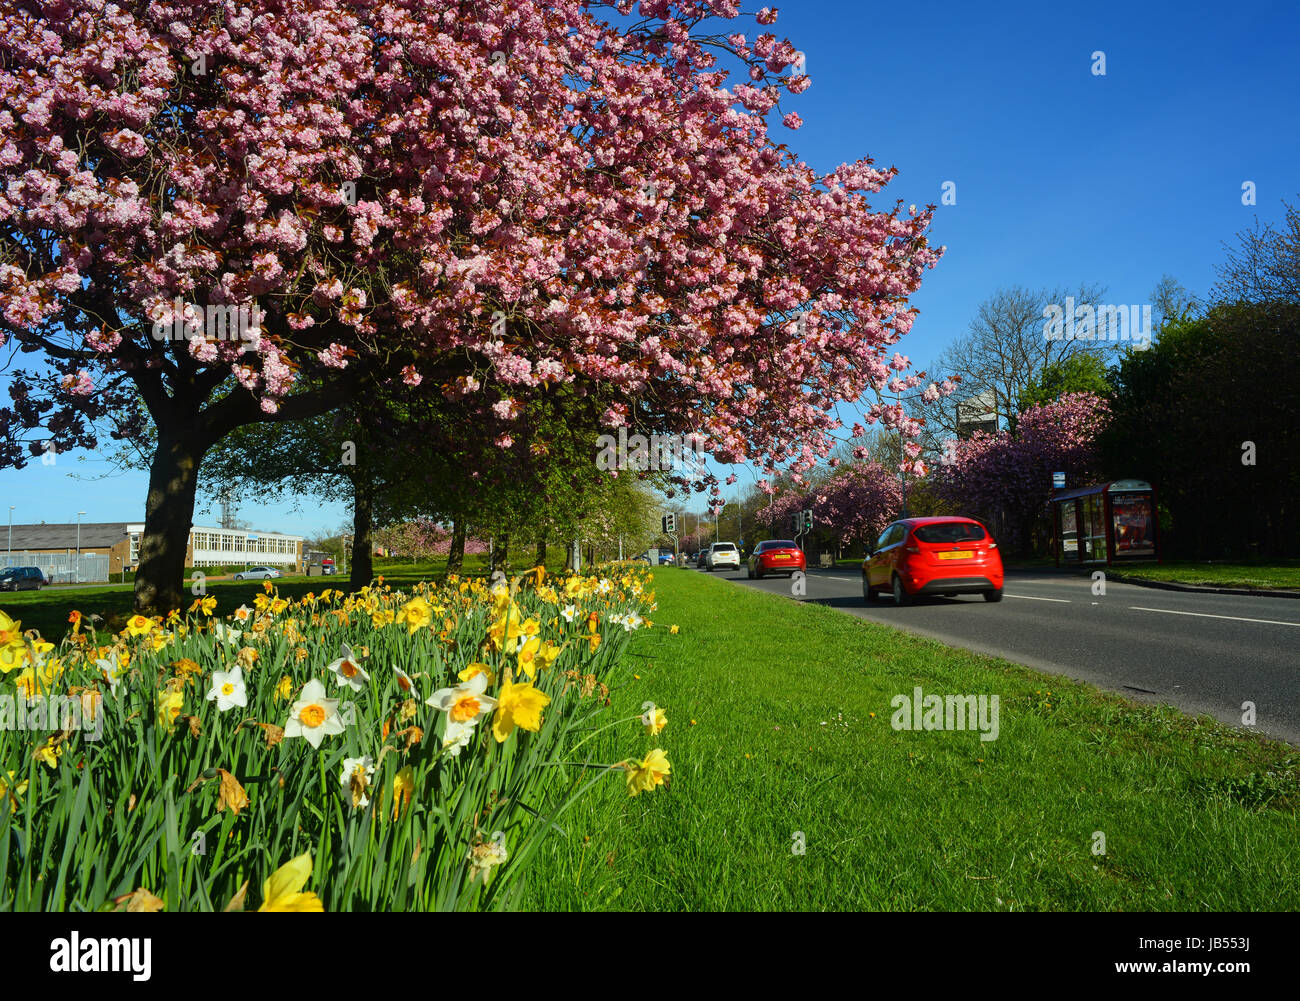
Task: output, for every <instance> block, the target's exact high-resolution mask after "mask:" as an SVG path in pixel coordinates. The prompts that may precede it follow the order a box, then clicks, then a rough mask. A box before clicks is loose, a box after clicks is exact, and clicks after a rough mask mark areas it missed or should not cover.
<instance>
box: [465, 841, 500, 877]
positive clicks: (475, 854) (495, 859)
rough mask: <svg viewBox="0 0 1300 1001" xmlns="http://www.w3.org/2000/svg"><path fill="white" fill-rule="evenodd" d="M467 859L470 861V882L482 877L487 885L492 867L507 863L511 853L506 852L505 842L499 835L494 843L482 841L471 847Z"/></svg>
mask: <svg viewBox="0 0 1300 1001" xmlns="http://www.w3.org/2000/svg"><path fill="white" fill-rule="evenodd" d="M465 857H466V859H468V860H469V866H470V870H471V871H470V876H469V881H470V882H471V883H472V882H474V881H475V880H476V879H478V878H479V877H482V879H483V882H484V883H486V882H487V879H488V876H489V875H490V874H491V872H492V867H493V866H498V865H501V864H502V863H503V862H505V861H506V859H508V858H509V857H510V853H509V852H507V851H506V846H505V842H504V841H502V840H501V838H500V835H498V836H497V838H496V839H494V840H492V841H480V842H479V843H477V844H474V845H471V846H470V849H469V852H468V853H467V854H466V856H465Z"/></svg>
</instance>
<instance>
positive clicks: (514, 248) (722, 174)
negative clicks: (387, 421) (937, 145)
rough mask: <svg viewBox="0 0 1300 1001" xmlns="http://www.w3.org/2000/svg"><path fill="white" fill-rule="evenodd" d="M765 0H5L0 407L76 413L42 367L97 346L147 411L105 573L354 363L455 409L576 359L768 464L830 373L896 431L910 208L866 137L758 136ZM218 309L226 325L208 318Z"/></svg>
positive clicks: (46, 415) (313, 405)
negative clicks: (897, 197) (206, 468)
mask: <svg viewBox="0 0 1300 1001" xmlns="http://www.w3.org/2000/svg"><path fill="white" fill-rule="evenodd" d="M634 10H635V12H636V13H637V14H639V15H640V17H641V19H640V20H639V21H637V22H636V23H635V24H631V23H630V21H629V19H628V18H627V15H630V14H632V13H633V12H634ZM611 14H616V15H618V17H617V18H615V19H614V21H615V22H617V23H611V21H609V20H607V19H606V17H607V16H608V15H611ZM775 19H776V13H775V11H773V10H771V9H769V8H764V9H763V10H762V11H760V12H759V14H758V16H757V18H756V21H757V24H756V25H754V28H755V29H757V30H751V29H749V28H747V27H746V25H745V24H743V23H737V22H738V21H739V20H740V12H739V4H738V2H737V0H643V2H641V3H639V4H638V3H635V2H633V0H617V2H613V0H610V2H603V0H518V2H513V3H509V4H502V3H498V2H495V0H491V2H489V0H454V2H453V0H421V2H418V3H416V2H412V0H377V2H375V3H371V4H339V3H334V2H328V3H327V2H325V0H245V2H241V3H235V2H233V0H190V2H186V3H183V4H175V3H164V2H139V3H132V4H127V5H112V4H104V3H103V2H102V0H61V2H59V3H49V4H20V3H11V4H6V5H5V6H4V7H3V11H2V13H0V127H2V130H3V131H2V135H3V138H2V139H0V336H3V337H5V338H13V339H15V340H16V341H17V342H18V345H19V347H21V349H22V350H23V351H26V352H35V353H37V357H38V364H37V367H35V368H34V369H32V370H31V371H30V372H24V373H22V379H21V380H20V381H21V384H22V386H23V391H24V401H23V406H21V407H14V408H10V409H8V410H6V411H4V412H3V413H0V417H3V418H5V419H7V420H9V421H11V422H13V423H14V424H15V425H23V426H26V425H30V424H32V423H37V422H41V421H45V422H46V426H45V431H46V433H48V434H49V435H51V436H53V437H55V438H57V439H59V441H60V442H61V443H62V444H78V443H81V444H84V443H86V442H87V441H88V440H89V438H88V432H87V431H86V428H85V426H84V421H85V420H90V419H94V418H95V417H96V416H97V415H95V414H88V415H87V414H83V415H82V419H81V422H80V423H79V421H78V419H77V416H76V413H77V411H76V407H75V406H72V407H70V406H69V401H70V400H71V399H72V398H74V397H76V398H79V399H81V400H83V401H84V400H85V399H86V398H88V397H92V396H93V395H94V394H95V392H96V390H97V388H99V387H101V386H105V387H107V386H114V387H117V388H120V387H119V381H120V380H122V379H128V380H130V384H131V386H132V387H133V389H134V391H135V392H137V393H138V394H139V397H140V398H141V399H142V400H143V403H144V405H145V407H146V408H147V411H148V416H149V418H150V419H151V421H152V423H153V425H154V429H155V433H156V444H155V448H154V454H153V459H152V464H151V468H150V480H149V491H148V498H147V502H146V511H145V532H144V536H143V539H142V542H141V565H140V569H139V574H138V576H137V583H136V605H137V608H140V609H145V610H161V611H166V610H167V609H168V608H169V607H174V606H176V605H179V604H180V602H181V600H182V595H181V594H180V580H181V576H182V568H183V562H184V551H185V539H186V535H187V533H188V530H189V525H190V522H191V519H192V514H193V507H194V499H195V484H196V479H197V473H198V470H199V467H200V464H201V462H202V459H203V456H204V454H205V453H206V452H207V450H208V449H209V448H211V447H212V446H213V444H214V443H216V442H217V441H219V440H220V439H221V438H222V437H223V436H225V435H226V434H227V433H229V432H230V431H231V430H232V429H235V428H237V427H240V426H244V425H248V424H252V423H256V422H273V421H286V420H294V419H300V418H304V417H309V416H311V415H314V414H319V413H322V412H326V411H328V410H330V409H332V408H333V407H334V406H336V405H337V404H338V402H339V401H340V400H341V399H343V398H346V397H348V396H352V395H355V393H356V387H357V385H358V384H359V380H360V379H361V377H362V376H365V375H367V373H370V374H371V375H372V376H373V377H375V378H379V377H383V378H389V379H400V380H401V382H402V383H403V384H404V385H405V386H407V387H408V388H410V389H411V390H412V391H415V390H417V389H419V388H420V387H423V389H424V391H437V392H440V393H442V394H444V395H445V396H446V397H447V398H448V399H449V400H450V401H453V402H456V403H458V404H459V405H460V406H461V408H462V412H463V419H464V420H465V421H466V422H473V421H476V420H479V419H481V418H483V417H484V416H486V415H487V414H489V413H495V414H496V415H497V416H499V417H500V416H503V415H509V414H511V413H517V412H521V411H522V408H518V407H516V406H515V404H516V403H517V402H518V401H519V400H521V399H526V398H528V397H529V396H530V395H536V394H539V393H544V392H546V391H547V390H548V389H549V388H552V387H554V386H556V385H559V384H566V383H567V384H572V385H573V386H574V387H575V389H576V390H577V391H579V392H581V391H584V387H592V386H600V387H603V388H604V389H605V391H607V392H609V393H610V394H611V396H612V397H613V399H614V401H615V402H612V403H611V404H610V406H609V407H608V409H607V411H606V421H607V423H608V424H610V425H621V424H628V425H633V426H637V427H646V428H653V429H655V430H659V431H676V432H690V431H700V432H703V433H704V434H705V435H706V437H707V439H708V440H709V442H710V447H711V449H712V450H713V452H714V454H715V455H716V456H718V457H719V458H720V459H722V460H723V461H739V460H741V459H746V460H748V459H754V460H755V461H758V460H761V461H763V462H765V463H766V464H768V466H769V467H770V468H772V469H775V468H776V467H777V466H778V465H780V464H783V463H788V464H791V465H792V466H793V467H794V468H796V469H803V470H807V469H810V468H811V467H812V466H813V464H814V463H815V462H816V461H817V459H818V457H819V456H821V455H824V454H826V452H827V451H828V450H829V448H830V447H831V445H832V444H833V438H832V437H831V435H832V432H833V431H834V430H835V429H836V428H837V427H838V426H839V421H838V419H837V418H836V416H835V414H836V407H837V405H839V404H841V403H844V402H850V403H857V402H858V401H860V400H864V399H866V400H867V402H868V403H869V406H868V407H867V409H866V411H865V413H866V419H867V420H868V421H883V422H884V423H885V424H886V425H888V426H898V427H901V428H902V429H903V430H904V431H905V433H911V434H914V433H915V425H913V424H911V423H910V422H909V419H908V418H907V417H906V416H905V415H904V414H903V413H902V412H901V408H899V407H896V406H894V407H891V406H890V405H888V404H886V403H882V402H880V400H879V396H878V395H876V396H875V402H870V398H871V397H872V396H873V395H874V394H878V393H879V392H881V391H882V390H885V389H888V391H889V392H891V393H893V392H897V390H898V387H899V386H902V385H908V386H911V385H916V384H917V381H918V379H919V377H918V376H916V375H905V374H904V373H905V371H906V368H907V363H906V360H905V359H903V358H902V356H901V355H899V354H898V353H897V352H894V354H893V357H892V358H891V357H890V356H889V351H890V349H891V348H892V346H893V345H895V344H896V343H897V342H898V340H899V338H900V337H902V336H903V335H905V334H906V333H907V332H908V330H909V329H910V328H911V326H912V323H913V320H914V316H915V310H914V309H913V308H912V307H910V306H909V305H908V297H909V296H910V295H911V294H912V293H913V292H915V290H916V289H917V288H918V286H919V283H920V280H921V276H922V273H923V271H924V270H925V269H926V268H928V267H932V266H933V265H934V264H935V263H936V262H937V260H938V257H939V255H940V253H941V252H942V248H933V247H931V246H930V244H929V241H928V239H927V237H926V230H927V228H928V226H929V223H930V219H931V210H929V209H927V210H923V211H920V212H918V211H917V210H916V208H915V206H913V207H912V208H911V209H904V208H903V207H902V205H901V204H895V205H894V206H893V207H892V208H890V209H889V210H887V211H881V210H875V209H873V208H872V207H871V205H870V203H869V198H870V196H872V195H874V194H876V193H878V192H880V191H881V190H882V189H883V188H884V187H885V185H886V184H887V183H888V182H889V181H890V180H891V179H892V178H893V176H894V174H895V171H894V170H893V169H892V168H891V169H881V168H877V167H875V166H873V164H872V162H871V161H870V160H865V159H864V160H860V161H858V162H856V163H850V164H844V165H842V166H840V167H837V168H836V169H834V170H833V171H831V172H830V173H828V174H818V173H816V172H815V171H813V170H812V169H811V168H810V167H808V166H807V165H806V164H804V163H802V162H801V161H799V160H798V158H797V157H796V156H795V154H794V153H793V152H791V151H789V150H788V149H787V148H786V147H785V146H784V145H783V144H781V143H779V142H777V141H776V140H775V139H774V137H772V136H770V135H769V131H768V120H767V118H768V115H769V113H772V112H774V111H775V112H777V113H778V114H779V113H780V112H781V111H782V110H783V109H781V108H780V101H781V99H782V98H783V96H788V95H794V94H798V93H800V92H802V91H803V90H805V89H806V88H807V87H808V86H809V83H810V81H809V78H808V77H807V75H805V74H804V73H803V72H802V71H801V70H799V68H798V66H799V64H800V63H801V61H800V60H799V57H798V53H797V52H796V49H795V46H794V45H793V43H792V42H790V41H789V40H787V39H779V38H778V37H777V36H776V35H775V34H773V33H771V32H770V31H767V30H765V29H766V28H767V27H769V26H770V25H771V24H772V23H773V22H774V21H775ZM734 70H739V71H740V72H739V73H738V74H737V73H735V72H733V71H734ZM781 122H782V126H783V127H784V128H786V129H793V128H797V127H798V125H799V118H798V115H797V114H795V113H793V112H788V113H785V114H784V116H783V117H782V119H781ZM241 311H242V312H241ZM236 317H245V318H247V321H248V322H247V323H245V325H244V326H243V327H241V329H240V334H239V336H237V337H231V336H229V335H228V333H223V331H221V330H220V329H217V330H214V329H213V328H214V326H217V327H219V326H220V325H221V323H222V322H226V323H229V322H230V321H231V320H232V319H233V318H236ZM375 373H380V374H375ZM11 431H12V429H3V433H0V440H15V438H16V436H15V435H14V434H12V433H10V432H11ZM123 433H128V432H123ZM504 437H505V438H510V436H509V435H508V434H507V435H505V436H504ZM503 447H505V446H504V445H503ZM8 459H9V461H11V462H14V464H20V463H21V461H25V458H24V457H23V456H22V455H21V454H19V456H18V457H17V458H15V457H14V456H13V455H10V456H8ZM692 486H693V487H694V488H699V489H707V488H709V487H710V486H716V485H715V484H711V483H710V482H709V477H708V476H707V475H706V476H703V477H701V478H700V480H699V482H695V483H693V484H692Z"/></svg>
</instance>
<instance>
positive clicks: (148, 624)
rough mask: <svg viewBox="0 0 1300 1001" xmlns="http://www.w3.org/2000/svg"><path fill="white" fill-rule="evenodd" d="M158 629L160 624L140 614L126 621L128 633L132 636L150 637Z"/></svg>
mask: <svg viewBox="0 0 1300 1001" xmlns="http://www.w3.org/2000/svg"><path fill="white" fill-rule="evenodd" d="M157 628H158V623H156V622H154V620H153V619H150V618H147V617H146V616H143V615H140V614H139V613H138V612H137V613H136V614H135V615H132V616H131V617H130V618H129V619H127V620H126V631H127V633H128V634H129V635H131V636H148V635H149V634H150V633H151V632H153V631H154V630H155V629H157Z"/></svg>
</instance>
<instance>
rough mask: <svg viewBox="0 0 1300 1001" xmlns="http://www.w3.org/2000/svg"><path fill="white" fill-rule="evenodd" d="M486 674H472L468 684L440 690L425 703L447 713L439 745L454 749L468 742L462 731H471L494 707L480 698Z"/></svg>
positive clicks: (492, 701)
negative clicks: (445, 725) (443, 733)
mask: <svg viewBox="0 0 1300 1001" xmlns="http://www.w3.org/2000/svg"><path fill="white" fill-rule="evenodd" d="M487 683H488V679H487V675H486V674H476V675H474V676H473V677H472V678H470V679H469V680H468V681H466V682H463V683H462V684H459V685H457V686H456V687H455V688H440V689H438V691H436V692H434V693H433V694H432V695H430V696H429V697H428V698H427V699H425V700H424V701H425V703H426V704H427V705H431V706H433V707H434V708H435V709H437V710H439V711H441V712H444V713H446V714H447V728H446V731H445V735H444V737H443V746H444V747H446V748H448V749H449V750H450V749H451V747H452V746H455V747H456V750H455V751H453V752H452V753H453V754H455V753H459V749H460V748H461V747H464V746H465V745H466V744H468V743H469V737H468V735H467V733H466V731H469V730H472V729H473V728H474V726H475V724H477V723H478V721H479V720H481V719H482V718H483V717H484V716H486V715H487V714H488V713H490V712H491V711H492V710H493V709H495V708H496V707H497V700H496V699H494V698H492V697H491V696H490V695H484V694H483V693H484V692H485V691H486V690H487Z"/></svg>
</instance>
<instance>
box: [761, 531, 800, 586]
mask: <svg viewBox="0 0 1300 1001" xmlns="http://www.w3.org/2000/svg"><path fill="white" fill-rule="evenodd" d="M807 569H808V561H807V560H805V559H804V555H803V550H802V549H800V548H799V547H798V546H796V545H795V544H794V543H793V542H791V541H790V540H789V539H768V540H766V541H765V542H760V543H759V544H758V545H757V546H755V547H754V551H753V552H752V553H750V554H749V568H748V570H749V579H750V580H754V579H755V578H758V579H759V580H762V579H763V574H768V573H783V574H785V575H786V576H787V577H793V576H794V572H795V571H796V570H804V571H806V570H807Z"/></svg>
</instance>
